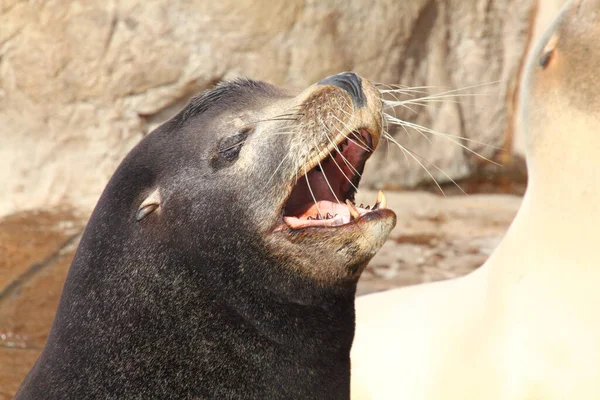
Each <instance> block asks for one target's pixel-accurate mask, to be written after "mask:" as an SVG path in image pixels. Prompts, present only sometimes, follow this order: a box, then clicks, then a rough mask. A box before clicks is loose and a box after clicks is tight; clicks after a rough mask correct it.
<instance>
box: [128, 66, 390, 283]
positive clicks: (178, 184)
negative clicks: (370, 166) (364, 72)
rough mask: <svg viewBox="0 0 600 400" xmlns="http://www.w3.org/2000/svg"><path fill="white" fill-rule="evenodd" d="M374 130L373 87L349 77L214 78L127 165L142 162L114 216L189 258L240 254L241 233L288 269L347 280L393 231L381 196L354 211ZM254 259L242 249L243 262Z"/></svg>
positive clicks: (377, 114)
mask: <svg viewBox="0 0 600 400" xmlns="http://www.w3.org/2000/svg"><path fill="white" fill-rule="evenodd" d="M381 124H382V102H381V99H380V95H379V92H378V91H377V90H376V89H375V87H374V86H373V85H372V84H370V83H369V82H368V81H367V80H365V79H361V78H360V77H358V76H356V75H355V74H353V73H344V74H339V75H335V76H332V77H330V78H327V79H325V80H323V81H321V82H319V83H317V84H315V85H312V86H310V87H309V88H307V89H306V90H304V91H301V92H293V91H289V90H284V89H280V88H278V87H275V86H272V85H269V84H267V83H264V82H256V81H251V80H235V81H232V82H225V83H222V84H220V85H218V86H217V87H216V88H214V89H212V90H209V91H206V92H204V93H202V94H201V95H199V96H198V97H196V98H194V99H193V100H192V101H191V102H190V104H189V105H188V106H187V107H186V108H185V109H184V110H183V111H182V112H181V113H180V114H179V115H178V116H176V117H175V118H174V119H173V120H171V121H170V122H168V123H167V124H165V125H164V126H163V127H161V128H160V129H158V130H157V131H156V132H155V133H153V134H151V135H150V137H148V138H147V139H146V140H145V142H146V143H142V144H141V145H140V147H139V149H140V150H138V151H135V152H134V154H133V155H132V156H131V157H130V158H129V160H128V161H126V162H125V164H126V165H127V164H131V166H129V167H126V169H127V170H129V171H128V172H127V175H128V176H131V172H132V171H130V169H131V168H132V167H134V166H135V167H137V166H138V165H140V164H142V165H144V171H143V173H144V174H145V176H144V180H143V182H144V183H143V184H141V185H140V186H139V187H137V188H133V187H132V190H131V195H133V197H131V199H130V201H131V202H130V203H128V204H126V206H127V210H126V212H125V213H123V214H122V215H124V216H125V215H126V216H127V217H128V218H129V221H128V223H129V224H130V225H132V227H133V229H137V230H138V231H140V232H152V231H164V230H165V229H166V230H170V231H172V232H171V233H169V235H170V236H173V237H180V238H181V239H180V240H190V246H192V247H194V248H193V249H192V248H191V249H189V250H188V251H194V252H198V253H202V252H204V251H207V247H211V246H212V247H218V246H223V251H224V252H225V253H228V252H229V251H232V252H235V253H237V257H238V258H241V257H243V254H244V253H243V252H242V249H234V248H235V247H236V246H237V245H238V244H239V245H241V243H243V241H240V239H241V238H243V239H244V240H245V241H253V242H255V245H258V246H261V247H264V249H265V251H266V253H268V254H269V255H270V258H273V259H275V260H276V261H277V268H280V269H287V271H286V274H287V273H292V274H299V275H302V276H303V277H306V278H308V279H311V280H314V281H315V282H317V283H318V284H319V285H338V284H342V285H347V284H348V282H353V281H356V279H357V278H358V276H359V275H360V273H361V272H362V270H363V269H364V267H365V266H366V264H367V262H368V261H369V260H370V259H371V258H372V257H373V255H374V254H375V252H376V251H377V250H378V249H379V248H380V247H381V246H382V244H383V243H384V241H385V239H386V238H387V235H388V233H389V232H390V230H391V229H392V228H393V226H394V224H395V214H394V213H393V212H392V211H391V210H389V209H387V208H385V204H384V203H385V198H384V197H383V195H382V194H380V196H379V199H378V200H377V201H375V199H374V203H375V204H374V205H373V208H372V209H368V208H356V207H355V206H354V205H353V201H354V196H355V193H356V191H357V187H358V185H359V181H360V178H361V174H362V172H363V169H364V166H365V162H366V161H367V159H368V158H369V156H370V155H371V154H372V152H373V151H374V150H375V148H376V147H377V145H378V143H379V141H380V137H381V129H382V126H381ZM141 158H143V159H144V161H140V159H141ZM175 230H178V232H175ZM163 234H165V233H164V232H163ZM230 242H231V243H230ZM192 243H196V245H195V246H194V245H192ZM225 244H229V245H227V246H225ZM229 246H233V248H232V247H229ZM225 249H230V250H225ZM249 250H250V249H249ZM208 251H211V252H214V251H216V248H213V249H210V250H208ZM227 255H228V254H223V255H222V257H227ZM258 260H259V258H258V257H257V256H256V255H255V254H252V252H251V251H249V252H248V260H246V261H247V262H257V261H258ZM221 268H223V267H221ZM272 272H275V271H272ZM248 273H251V272H248ZM278 273H281V271H278Z"/></svg>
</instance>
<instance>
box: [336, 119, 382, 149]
mask: <svg viewBox="0 0 600 400" xmlns="http://www.w3.org/2000/svg"><path fill="white" fill-rule="evenodd" d="M331 116H332V117H333V118H335V119H337V120H338V121H339V122H340V123H341V124H342V125H344V128H346V130H348V131H349V132H350V133H352V132H353V131H351V130H350V127H349V126H348V124H346V123H345V122H344V121H342V120H341V119H339V118H338V117H337V116H336V115H335V114H331ZM346 139H348V140H349V141H351V142H352V143H354V144H355V145H357V146H358V147H360V148H361V149H363V150H364V151H368V152H371V151H373V150H372V149H371V148H370V147H368V146H367V147H366V148H365V147H363V146H361V145H360V144H358V143H356V142H355V141H354V140H352V139H351V138H350V137H349V136H346Z"/></svg>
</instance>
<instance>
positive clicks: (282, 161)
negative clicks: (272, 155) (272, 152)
mask: <svg viewBox="0 0 600 400" xmlns="http://www.w3.org/2000/svg"><path fill="white" fill-rule="evenodd" d="M290 154H291V153H289V152H288V153H287V154H286V155H285V157H283V159H282V160H281V162H280V163H279V165H277V168H275V171H273V174H271V177H270V178H269V180H268V181H267V183H266V184H265V187H267V186H269V183H270V182H271V179H273V177H274V176H275V174H276V173H277V171H279V168H281V166H282V165H283V163H284V162H285V160H287V159H288V157H289V156H290Z"/></svg>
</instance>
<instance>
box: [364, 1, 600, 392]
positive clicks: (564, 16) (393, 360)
mask: <svg viewBox="0 0 600 400" xmlns="http://www.w3.org/2000/svg"><path fill="white" fill-rule="evenodd" d="M548 52H551V54H550V55H549V58H548V59H547V60H546V61H547V63H545V62H543V60H544V57H547V56H548V54H547V53H548ZM599 67H600V0H585V1H579V0H577V1H571V2H570V3H569V4H567V5H566V6H565V8H564V9H563V11H562V12H561V14H560V16H559V17H558V19H557V20H556V21H555V22H554V24H553V25H552V27H551V28H550V29H549V31H548V33H547V34H546V35H545V36H544V38H543V39H542V42H541V43H540V45H539V46H538V49H537V51H535V52H534V54H533V57H532V59H531V60H530V62H529V64H528V67H527V71H526V76H525V79H524V82H523V86H522V95H521V96H522V100H523V102H522V106H521V110H520V112H521V115H522V120H523V122H524V124H523V129H525V135H526V137H527V163H528V169H529V185H528V189H527V193H526V195H525V197H524V200H523V204H522V207H521V209H520V211H519V213H518V215H517V217H516V218H515V220H514V222H513V224H512V225H511V227H510V229H509V231H508V233H507V234H506V237H505V238H504V240H503V241H502V243H501V244H500V246H499V247H498V248H497V249H496V251H495V252H494V253H493V255H492V256H491V257H490V259H489V260H488V261H487V262H486V263H485V264H484V266H482V267H481V268H480V269H479V270H477V271H475V272H474V273H472V274H470V275H468V276H466V277H463V278H460V279H454V280H450V281H445V282H440V283H434V284H429V285H420V286H415V287H411V288H406V289H397V290H392V291H389V292H385V293H381V294H375V295H371V296H366V297H363V298H359V299H358V300H357V305H356V309H357V330H356V336H355V341H354V346H353V350H352V398H353V399H411V400H416V399H431V400H443V399H460V400H463V399H485V400H495V399H511V400H518V399H523V400H525V399H544V400H558V399H579V400H581V399H590V400H591V399H598V398H600V313H599V311H598V306H599V305H600V291H599V290H598V287H599V285H600V252H599V251H598V238H599V237H600V207H599V206H598V205H599V204H600V169H598V160H599V157H600V108H599V107H598V106H599V104H598V102H599V101H600V82H599V80H598V77H597V74H598V70H599Z"/></svg>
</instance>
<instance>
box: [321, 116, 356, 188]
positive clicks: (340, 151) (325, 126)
mask: <svg viewBox="0 0 600 400" xmlns="http://www.w3.org/2000/svg"><path fill="white" fill-rule="evenodd" d="M319 122H320V123H321V125H323V127H324V128H325V132H329V130H330V129H328V127H327V125H326V124H325V122H324V121H323V120H322V119H319ZM335 129H336V130H337V131H338V133H339V134H341V135H344V134H343V133H342V131H340V130H339V128H337V127H336V128H335ZM344 136H345V135H344ZM332 143H333V145H334V146H335V148H336V150H337V152H338V154H339V155H340V157H342V161H343V162H344V164H346V165H347V166H348V168H350V169H351V170H353V171H354V172H355V173H356V174H358V176H361V175H360V173H359V172H358V171H357V170H356V168H354V165H352V163H351V162H350V161H348V159H346V157H344V154H343V153H342V150H340V148H339V147H338V145H337V144H336V143H335V142H332Z"/></svg>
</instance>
